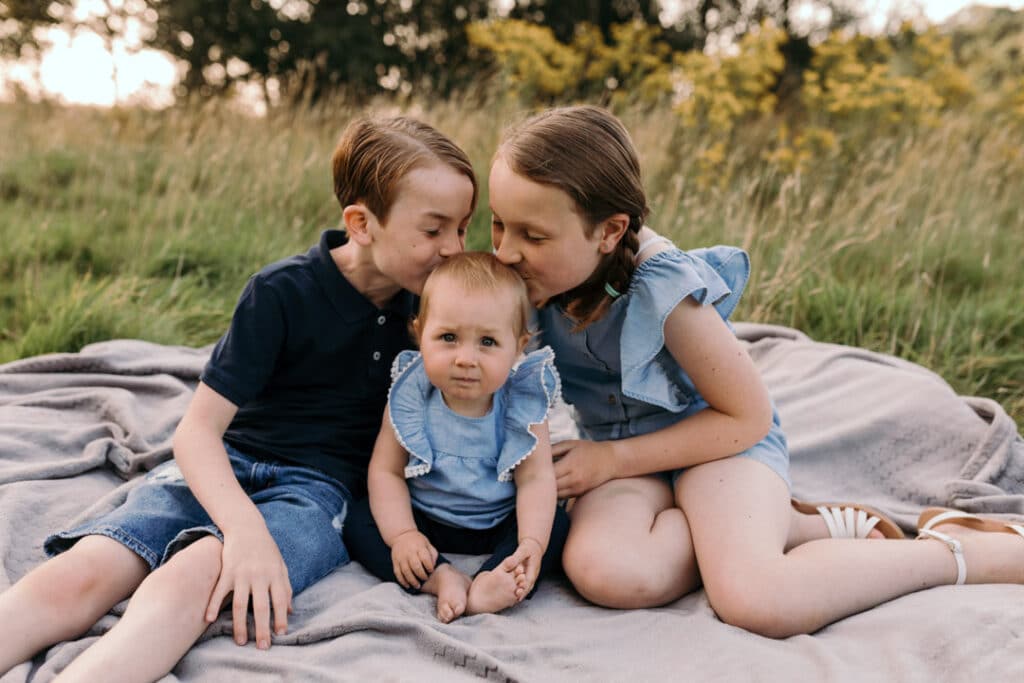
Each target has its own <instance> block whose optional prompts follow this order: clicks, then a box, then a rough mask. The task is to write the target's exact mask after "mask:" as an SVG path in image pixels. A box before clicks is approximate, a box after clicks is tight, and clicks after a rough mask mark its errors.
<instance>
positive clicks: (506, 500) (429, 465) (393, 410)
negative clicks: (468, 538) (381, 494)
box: [388, 348, 560, 529]
mask: <svg viewBox="0 0 1024 683" xmlns="http://www.w3.org/2000/svg"><path fill="white" fill-rule="evenodd" d="M391 372H392V375H393V377H394V380H393V383H392V385H391V393H390V395H389V397H388V406H389V407H388V411H389V412H388V416H389V417H390V418H391V424H392V426H393V428H394V431H395V436H396V437H397V438H398V442H399V443H400V444H402V447H403V448H405V450H406V451H408V452H409V464H408V465H407V466H406V468H405V476H406V479H407V481H408V483H409V495H410V497H411V498H412V504H413V507H415V508H416V509H418V510H420V511H422V512H423V513H425V514H426V515H427V516H428V517H430V518H432V519H434V520H436V521H438V522H442V523H444V524H448V525H450V526H454V527H460V528H464V529H490V528H492V527H494V526H497V525H498V524H499V523H500V522H501V521H502V520H503V519H505V517H507V516H508V515H509V513H511V512H512V511H513V510H514V509H515V505H516V485H515V483H514V481H513V477H512V470H514V469H515V468H516V466H517V465H519V463H520V462H522V461H523V460H524V459H526V457H527V456H528V455H530V454H531V453H532V452H533V449H534V447H535V446H536V445H537V437H535V436H534V435H533V434H532V433H531V432H530V426H531V425H536V424H540V423H542V422H544V420H546V419H547V415H548V410H550V408H551V406H552V405H553V404H554V402H555V401H556V400H557V399H558V397H559V392H560V385H559V380H558V372H557V371H556V370H555V366H554V354H553V353H552V351H551V349H548V348H542V349H538V350H537V351H534V352H532V353H530V354H528V355H527V356H526V357H525V358H524V359H523V360H522V361H520V363H519V364H517V365H516V366H515V367H514V368H512V372H511V373H510V374H509V378H508V381H506V382H505V384H504V385H503V386H502V387H501V388H500V389H498V391H497V392H495V394H494V401H493V405H492V406H491V410H490V412H489V413H487V415H484V416H483V417H466V416H464V415H459V414H457V413H455V412H452V410H451V409H450V408H449V407H448V406H447V405H445V402H444V398H443V397H442V396H441V392H440V391H438V390H437V388H435V387H434V386H433V385H432V384H431V383H430V380H429V379H428V378H427V373H426V371H425V370H424V369H423V358H422V356H420V354H419V353H418V352H416V351H402V352H401V353H399V354H398V356H397V357H396V358H395V362H394V364H393V366H392V370H391Z"/></svg>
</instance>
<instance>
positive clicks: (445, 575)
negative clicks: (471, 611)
mask: <svg viewBox="0 0 1024 683" xmlns="http://www.w3.org/2000/svg"><path fill="white" fill-rule="evenodd" d="M471 583H472V581H471V580H470V578H469V577H468V576H466V575H465V574H463V573H462V572H460V571H459V570H458V569H456V568H455V567H453V566H451V565H450V564H448V563H445V564H442V565H441V566H440V567H438V568H437V569H435V570H434V573H433V574H431V575H430V578H429V579H427V582H426V583H424V584H423V592H425V593H432V594H434V595H436V596H437V620H438V621H440V622H441V623H444V624H448V623H451V622H452V621H453V620H455V619H458V618H459V617H461V616H462V615H463V614H464V613H465V612H466V605H467V604H468V601H469V586H470V584H471Z"/></svg>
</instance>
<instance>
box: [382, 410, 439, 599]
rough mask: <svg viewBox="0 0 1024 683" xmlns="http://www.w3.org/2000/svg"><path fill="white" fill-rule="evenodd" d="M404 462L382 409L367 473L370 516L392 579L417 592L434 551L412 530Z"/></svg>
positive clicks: (430, 566) (434, 558) (406, 459)
mask: <svg viewBox="0 0 1024 683" xmlns="http://www.w3.org/2000/svg"><path fill="white" fill-rule="evenodd" d="M408 462H409V454H408V453H407V452H406V450H405V449H404V448H402V444H400V443H399V442H398V439H397V438H396V437H395V432H394V429H393V428H392V427H391V418H390V411H389V410H388V409H385V410H384V420H383V424H381V427H380V432H379V433H378V434H377V441H376V443H374V445H373V455H372V456H371V457H370V466H369V471H368V473H367V482H366V483H367V487H368V488H369V493H370V512H372V513H373V520H374V521H375V522H376V523H377V529H378V531H380V535H381V538H383V539H384V542H385V543H386V544H387V545H388V546H389V547H390V548H391V561H392V564H393V565H394V567H393V568H394V571H395V578H397V579H398V582H399V583H400V584H402V585H403V586H405V587H406V588H408V587H409V586H412V587H414V588H419V587H420V583H421V582H422V581H426V580H427V579H428V578H429V577H430V573H431V572H433V571H434V563H435V562H436V561H437V550H436V549H435V548H434V546H433V545H431V543H430V541H428V540H427V537H426V536H424V535H423V534H421V533H420V532H419V530H418V529H417V528H416V521H415V520H414V519H413V516H412V499H411V498H410V497H409V485H408V484H407V483H406V481H405V466H406V464H407V463H408Z"/></svg>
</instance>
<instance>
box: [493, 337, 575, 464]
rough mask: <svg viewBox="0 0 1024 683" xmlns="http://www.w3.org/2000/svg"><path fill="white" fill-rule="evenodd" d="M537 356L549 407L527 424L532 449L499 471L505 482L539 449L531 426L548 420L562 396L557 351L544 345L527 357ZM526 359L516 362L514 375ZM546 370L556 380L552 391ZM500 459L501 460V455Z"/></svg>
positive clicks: (542, 386)
mask: <svg viewBox="0 0 1024 683" xmlns="http://www.w3.org/2000/svg"><path fill="white" fill-rule="evenodd" d="M535 356H540V360H539V361H537V362H539V363H540V366H541V367H540V373H541V381H540V386H541V388H542V389H543V390H544V397H545V399H546V400H547V407H546V408H545V410H544V415H543V416H542V417H541V418H540V420H538V421H536V422H528V423H527V425H526V434H527V435H528V436H529V438H530V439H531V440H532V443H531V445H530V449H529V450H528V451H526V453H524V454H523V455H522V456H521V457H519V459H517V460H516V461H515V462H514V463H512V464H511V465H509V466H507V467H506V468H505V469H504V470H502V471H501V472H499V473H498V481H503V482H504V481H512V479H513V476H514V475H513V471H514V470H515V469H516V468H517V467H519V465H520V464H521V463H522V462H523V461H524V460H526V459H527V458H528V457H530V456H531V455H533V452H534V451H535V450H537V441H538V439H537V436H536V435H535V434H534V433H533V432H532V431H531V430H530V428H531V427H533V426H535V425H539V424H543V423H544V422H545V421H547V419H548V416H549V415H550V414H551V409H552V408H553V407H554V405H555V403H557V402H558V400H559V399H560V398H561V396H562V378H561V376H560V375H559V374H558V370H557V369H556V368H555V352H554V351H553V350H552V349H551V347H550V346H543V347H541V348H539V349H537V350H536V351H533V352H532V353H530V354H528V356H527V358H530V357H535ZM525 361H526V359H525V358H524V359H523V361H520V362H519V363H517V364H516V366H515V367H514V368H513V369H512V374H513V375H514V374H515V373H516V372H517V371H518V370H519V366H521V365H522V363H523V362H525ZM545 371H547V372H550V373H551V378H552V379H553V380H554V385H555V386H554V388H553V389H552V390H550V391H549V390H548V385H547V382H545V381H544V375H543V373H544V372H545ZM502 449H503V450H504V446H503V447H502ZM499 460H500V455H499Z"/></svg>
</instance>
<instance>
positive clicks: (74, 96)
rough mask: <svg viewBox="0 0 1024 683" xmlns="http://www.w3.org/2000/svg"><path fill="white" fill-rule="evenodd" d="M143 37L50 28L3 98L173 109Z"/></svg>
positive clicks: (877, 7) (5, 73) (879, 13)
mask: <svg viewBox="0 0 1024 683" xmlns="http://www.w3.org/2000/svg"><path fill="white" fill-rule="evenodd" d="M678 1H679V2H685V0H678ZM900 4H902V5H903V6H906V5H916V6H918V7H920V8H921V10H922V12H923V14H924V15H925V16H926V17H927V18H928V19H930V20H931V21H933V22H941V21H943V20H945V19H947V18H949V17H950V16H952V15H953V14H955V13H956V12H957V11H959V10H960V9H962V8H964V7H966V6H968V5H971V4H982V5H997V6H1004V7H1012V8H1014V9H1019V8H1021V7H1024V0H980V1H977V0H974V1H972V0H916V1H915V0H911V1H910V2H907V0H864V3H863V6H864V8H865V10H866V12H865V13H866V14H867V15H868V18H869V19H868V22H869V25H871V26H876V27H878V28H881V27H882V26H884V25H885V22H886V17H887V16H888V14H889V13H890V11H891V10H892V8H893V7H894V6H898V5H900ZM97 6H99V7H102V3H100V2H97V0H79V2H78V5H77V6H76V9H75V15H76V16H77V17H84V16H86V15H87V14H88V12H90V11H95V7H97ZM140 32H141V26H139V25H137V24H134V25H133V24H130V25H128V26H127V27H126V32H125V37H124V38H123V39H119V40H117V41H115V42H114V44H113V45H111V46H109V47H110V48H111V49H108V46H107V45H105V44H104V41H103V39H101V38H100V37H99V36H98V35H96V34H95V33H88V32H84V31H80V32H78V33H77V34H76V35H73V36H72V35H69V33H68V32H67V31H66V30H63V29H59V28H54V29H49V30H48V31H47V33H46V36H45V38H46V42H47V43H49V44H50V47H49V49H48V50H47V51H46V53H45V54H44V56H43V59H42V61H41V62H40V63H39V64H38V66H30V65H26V64H17V63H0V99H2V98H4V97H5V95H6V96H9V84H10V83H11V82H18V83H21V84H22V87H24V88H25V89H26V90H28V91H29V92H30V93H39V92H40V91H42V92H45V93H47V94H50V95H56V96H58V97H59V99H61V100H63V101H64V102H66V103H69V104H89V105H98V106H110V105H112V104H114V103H115V102H119V103H126V104H136V103H141V104H149V105H151V106H163V105H166V104H170V102H171V101H172V100H173V96H172V95H171V93H170V85H171V84H172V83H174V81H175V80H176V78H177V77H178V68H177V67H176V66H175V64H174V63H173V62H172V61H171V60H170V58H168V57H167V56H166V55H164V54H163V53H160V52H157V51H155V50H149V49H142V48H141V44H140Z"/></svg>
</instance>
